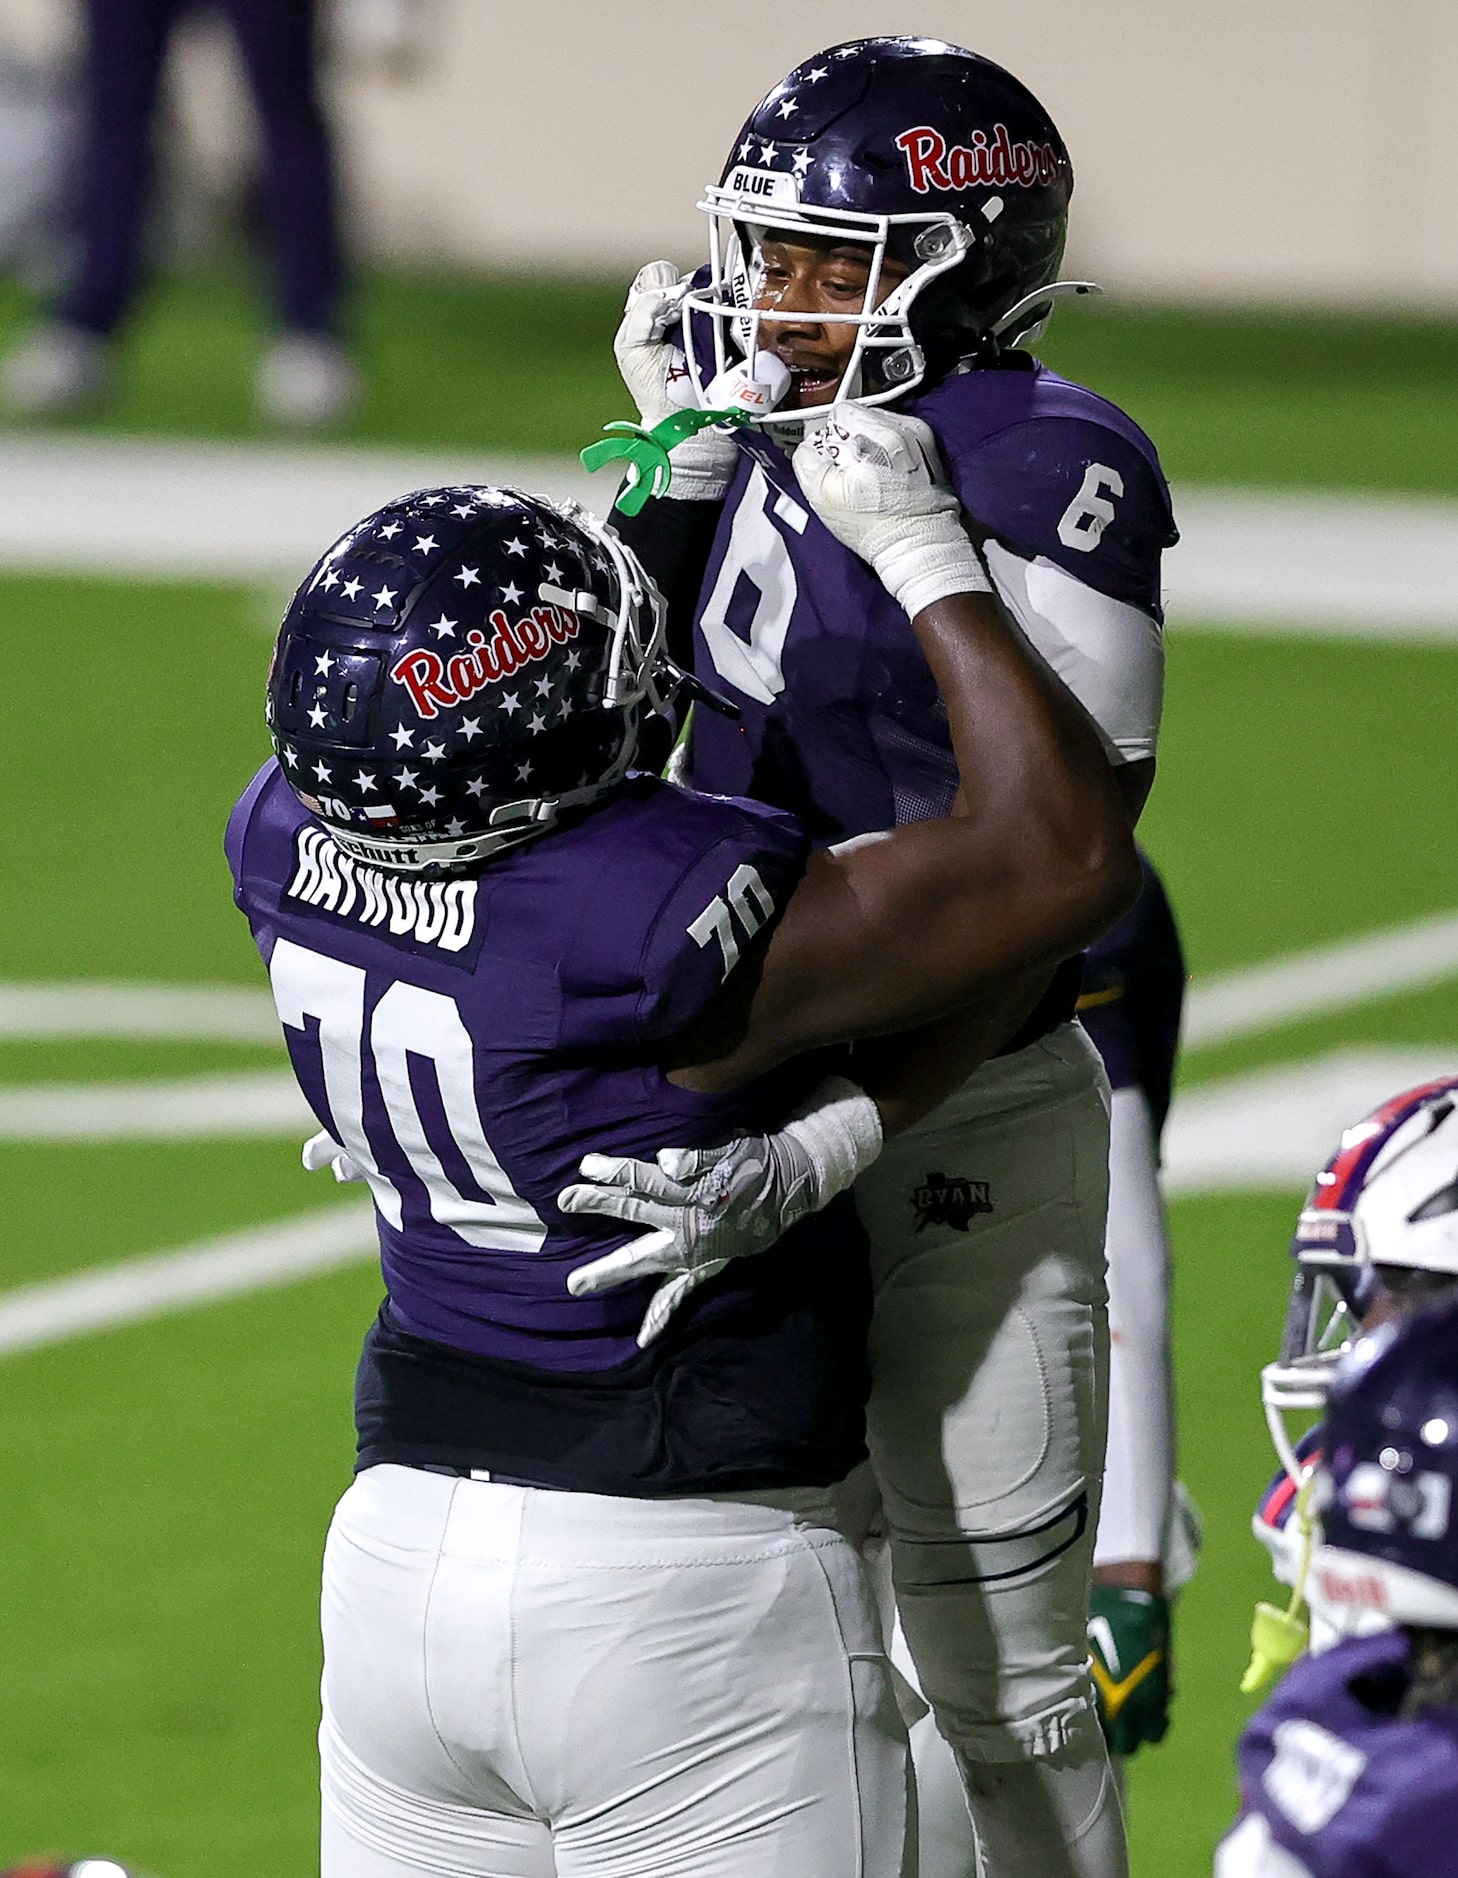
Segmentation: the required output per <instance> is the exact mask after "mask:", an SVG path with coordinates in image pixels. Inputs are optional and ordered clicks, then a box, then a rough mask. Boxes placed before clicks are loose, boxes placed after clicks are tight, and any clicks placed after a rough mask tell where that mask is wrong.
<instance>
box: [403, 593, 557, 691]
mask: <svg viewBox="0 0 1458 1878" xmlns="http://www.w3.org/2000/svg"><path fill="white" fill-rule="evenodd" d="M486 624H487V625H488V626H490V627H491V628H492V637H491V638H490V639H488V638H487V637H486V635H485V633H483V632H482V631H481V630H480V629H479V628H478V627H473V628H472V630H471V631H470V632H468V633H467V634H466V643H467V645H468V646H469V647H470V648H471V649H470V651H469V652H456V653H453V654H452V656H451V657H450V658H448V659H443V658H442V657H441V656H440V654H439V653H438V652H432V651H430V649H429V648H428V647H426V646H417V647H416V649H415V650H414V651H413V652H407V653H406V654H405V656H404V657H403V658H401V659H397V660H396V661H395V663H394V664H393V665H392V666H391V667H390V676H391V678H393V679H394V681H395V683H396V684H397V685H403V686H404V687H405V689H406V690H407V691H408V692H409V693H410V702H411V703H412V704H413V705H414V706H415V708H416V710H417V711H418V712H419V713H420V715H421V716H422V717H425V718H430V717H434V716H435V715H436V714H437V713H438V712H439V711H440V710H441V708H442V707H443V706H445V707H449V706H451V705H454V704H464V703H465V702H466V700H467V699H468V698H474V697H475V695H476V693H477V692H478V691H484V690H485V689H486V687H487V685H494V684H495V683H496V682H497V680H498V679H501V678H510V676H511V674H512V673H513V672H518V671H520V670H521V668H522V666H524V665H530V664H532V663H533V661H534V660H536V659H544V658H545V657H546V656H547V654H548V652H550V651H551V649H552V647H553V646H554V645H556V646H560V645H562V644H563V643H564V642H565V641H566V640H568V639H575V638H576V637H577V630H578V627H577V616H576V614H575V613H569V612H568V611H567V610H566V608H565V607H560V606H537V607H533V608H532V610H531V612H530V613H529V614H527V616H526V618H525V619H519V620H518V621H517V622H516V624H515V625H513V624H512V623H511V621H510V620H508V619H507V617H506V615H505V613H503V612H502V610H501V608H500V607H497V609H496V611H495V612H494V613H492V614H491V615H490V617H489V618H488V619H487V622H486Z"/></svg>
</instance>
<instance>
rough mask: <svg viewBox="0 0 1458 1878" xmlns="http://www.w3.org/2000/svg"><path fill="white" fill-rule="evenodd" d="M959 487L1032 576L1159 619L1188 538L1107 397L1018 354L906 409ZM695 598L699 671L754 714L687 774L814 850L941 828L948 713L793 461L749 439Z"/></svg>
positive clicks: (906, 633) (719, 735)
mask: <svg viewBox="0 0 1458 1878" xmlns="http://www.w3.org/2000/svg"><path fill="white" fill-rule="evenodd" d="M905 409H906V410H907V411H908V412H909V413H910V414H911V415H913V416H916V417H919V418H921V419H923V420H924V421H925V422H926V423H928V424H929V425H930V426H931V428H932V430H933V431H934V432H935V434H936V437H937V440H938V443H939V445H940V447H941V451H942V455H943V458H944V461H945V463H946V466H947V470H948V474H949V475H950V477H951V481H952V484H953V486H954V487H955V489H956V491H957V493H958V495H959V496H960V497H961V499H962V502H963V504H964V506H965V507H966V509H967V511H968V513H969V514H970V515H971V516H972V517H973V518H974V519H975V520H976V521H977V522H978V523H979V524H981V525H982V527H984V528H985V529H987V530H988V531H989V533H990V536H991V537H992V538H994V539H996V540H997V541H998V542H1000V543H1002V544H1003V546H1005V547H1006V548H1008V549H1009V550H1011V551H1012V552H1013V553H1015V554H1016V555H1018V556H1020V557H1022V559H1024V560H1026V561H1035V560H1040V559H1041V560H1043V561H1046V562H1050V563H1051V564H1052V565H1053V566H1054V567H1055V568H1056V569H1058V570H1061V573H1063V574H1068V575H1072V576H1073V577H1074V578H1075V579H1076V580H1078V581H1079V582H1081V583H1082V584H1083V585H1084V586H1087V587H1091V588H1093V589H1095V590H1096V591H1097V592H1098V593H1101V594H1104V595H1107V596H1108V597H1109V598H1110V599H1111V600H1114V601H1117V602H1120V603H1122V604H1124V605H1126V606H1130V607H1135V608H1138V609H1140V610H1142V611H1143V612H1144V613H1145V614H1147V615H1149V616H1151V617H1152V618H1154V619H1158V618H1159V566H1160V555H1161V552H1162V551H1163V549H1164V548H1166V547H1168V546H1169V545H1170V544H1171V543H1172V542H1173V541H1174V540H1175V539H1176V535H1175V529H1174V524H1173V521H1172V519H1171V515H1170V506H1169V492H1168V489H1167V488H1166V486H1165V481H1164V477H1163V475H1162V473H1161V471H1160V467H1159V460H1158V458H1157V456H1156V455H1155V452H1154V447H1153V445H1152V444H1151V443H1150V442H1149V440H1148V438H1147V437H1145V436H1144V434H1143V432H1142V431H1141V430H1139V428H1138V427H1137V425H1135V424H1134V423H1132V422H1131V421H1130V420H1129V419H1128V418H1127V417H1125V416H1124V415H1123V413H1122V412H1121V411H1119V410H1117V409H1116V408H1115V407H1114V406H1113V405H1111V404H1108V403H1107V402H1106V401H1105V400H1104V399H1102V398H1099V397H1097V396H1096V395H1095V394H1094V393H1093V392H1090V391H1085V390H1084V389H1083V388H1082V387H1081V386H1078V385H1073V384H1070V383H1068V382H1067V380H1065V379H1062V378H1059V377H1058V376H1057V375H1056V374H1055V373H1053V372H1050V371H1048V370H1046V369H1045V368H1044V367H1043V366H1041V365H1038V364H1036V363H1035V362H1033V361H1032V360H1029V359H1026V358H1025V357H1023V356H1022V355H1014V357H1013V358H1010V359H1009V361H1008V362H1007V364H1006V365H1005V366H1004V367H1000V368H997V369H986V370H980V371H971V372H965V373H960V374H958V375H956V376H954V377H951V378H948V379H945V380H943V381H942V383H940V384H939V385H937V386H935V387H934V388H933V389H932V390H930V391H928V392H926V393H924V394H922V395H921V396H918V397H915V398H911V399H909V400H907V402H906V405H905ZM739 442H740V451H741V461H740V464H739V468H738V471H737V474H736V476H735V480H734V482H733V484H732V486H731V488H730V491H729V495H728V498H727V500H726V502H725V505H724V511H723V517H722V520H721V521H720V524H719V528H718V533H717V535H716V538H715V541H714V548H713V553H712V556H711V559H710V562H709V567H708V571H707V574H706V577H705V581H704V585H703V588H702V592H701V595H700V601H699V608H698V618H697V626H696V631H695V669H696V671H697V672H698V675H699V676H700V677H701V678H702V679H704V680H705V682H706V683H708V684H709V685H711V686H713V687H714V688H716V689H718V690H720V691H725V692H727V693H728V695H729V696H730V697H731V698H732V699H733V700H734V702H735V703H736V704H737V705H738V706H739V707H740V711H741V716H740V719H739V721H738V722H737V723H734V722H730V721H728V720H726V719H724V718H722V717H716V716H714V715H712V714H711V713H709V712H706V711H700V712H699V713H698V714H697V718H696V723H695V729H694V741H693V754H692V776H693V781H694V783H695V784H696V785H697V786H698V787H699V788H702V789H711V790H714V791H715V792H717V793H723V794H727V795H749V796H753V797H755V798H757V799H759V800H761V801H766V802H773V803H775V804H776V805H778V806H780V807H782V808H788V809H790V810H791V811H793V813H795V814H796V815H798V816H799V817H800V818H801V819H802V820H803V821H804V823H805V825H806V826H807V828H808V829H809V830H810V833H811V836H812V839H814V840H815V841H817V842H831V841H838V840H841V839H843V838H845V837H846V836H850V835H857V834H864V833H866V832H868V831H870V830H873V829H883V828H889V827H893V826H895V825H897V824H899V823H903V822H910V821H921V820H926V819H927V818H929V817H932V816H937V815H942V814H945V813H946V811H947V809H948V807H949V805H950V803H951V800H952V797H953V795H954V794H955V791H956V786H957V772H956V763H955V760H954V758H953V755H952V748H951V738H950V735H949V732H948V728H947V717H946V710H945V707H944V706H943V704H942V701H941V698H940V696H939V694H938V692H937V688H936V685H935V684H934V683H933V681H932V677H931V673H930V671H929V670H928V668H927V665H926V661H925V658H924V657H923V655H922V652H921V648H920V646H919V645H918V643H917V639H916V635H915V633H914V632H913V631H912V628H911V623H910V621H909V620H908V619H907V617H906V615H905V613H904V612H903V611H902V610H901V608H900V607H899V606H898V605H897V604H896V602H895V601H894V600H893V599H892V598H891V597H890V595H889V594H888V593H887V592H886V591H885V589H884V588H883V587H882V585H881V583H880V581H879V580H877V578H876V576H875V575H874V574H873V573H872V572H871V570H870V568H869V567H867V566H866V565H865V563H864V562H862V561H860V560H859V559H858V558H857V557H856V556H855V555H854V554H852V553H851V552H850V550H849V549H847V548H844V547H842V546H841V544H840V543H839V542H837V541H836V540H835V538H834V537H833V536H832V535H831V534H830V533H829V531H828V530H827V529H826V528H825V527H824V526H823V525H822V524H821V523H820V522H819V521H818V520H817V519H816V517H815V516H814V515H813V514H812V513H811V510H810V506H809V504H808V503H807V502H806V500H805V498H804V496H803V494H802V493H801V491H800V489H799V486H798V484H797V482H796V480H795V476H794V472H793V470H792V468H791V466H790V462H789V459H788V457H787V456H786V455H785V453H784V452H783V451H782V450H780V449H778V448H777V447H776V446H775V445H774V444H773V443H772V442H771V441H770V440H769V438H768V437H766V436H765V435H763V434H762V433H760V432H755V433H753V434H750V435H741V437H740V440H739Z"/></svg>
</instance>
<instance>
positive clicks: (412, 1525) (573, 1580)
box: [320, 1466, 913, 1878]
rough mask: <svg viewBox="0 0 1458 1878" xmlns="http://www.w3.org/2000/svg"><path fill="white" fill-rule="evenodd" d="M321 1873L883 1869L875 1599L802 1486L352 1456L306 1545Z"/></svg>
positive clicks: (472, 1876) (898, 1770)
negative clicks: (314, 1588)
mask: <svg viewBox="0 0 1458 1878" xmlns="http://www.w3.org/2000/svg"><path fill="white" fill-rule="evenodd" d="M323 1629H324V1689H323V1702H324V1719H323V1724H322V1726H321V1729H320V1755H321V1763H322V1791H323V1830H322V1859H321V1869H322V1874H323V1878H417V1875H419V1874H425V1873H430V1874H438V1875H439V1878H587V1874H592V1875H593V1878H902V1874H903V1871H904V1870H905V1871H910V1870H911V1869H913V1867H912V1866H911V1865H910V1864H909V1863H907V1864H906V1865H905V1866H904V1865H903V1860H904V1859H909V1858H910V1857H911V1856H913V1854H911V1853H910V1852H909V1849H908V1846H907V1832H906V1807H907V1781H906V1752H905V1749H906V1738H905V1732H904V1729H903V1726H902V1723H901V1719H900V1715H899V1713H898V1712H897V1708H896V1703H895V1697H894V1695H893V1693H892V1688H891V1679H890V1671H889V1668H888V1665H887V1661H886V1657H885V1654H884V1652H883V1649H882V1644H881V1636H880V1628H879V1624H878V1622H877V1618H876V1613H875V1608H874V1600H873V1598H872V1595H871V1592H870V1589H869V1586H868V1584H867V1582H866V1578H865V1575H864V1571H863V1568H862V1566H861V1564H860V1561H859V1559H858V1558H857V1556H856V1554H855V1552H854V1550H853V1548H852V1547H851V1546H850V1544H849V1543H848V1542H847V1541H846V1539H845V1538H844V1537H843V1536H842V1534H841V1533H840V1532H839V1531H838V1530H837V1529H836V1526H835V1523H834V1514H833V1512H832V1509H831V1506H830V1503H829V1500H828V1497H827V1496H826V1495H825V1494H823V1493H820V1492H816V1491H812V1490H810V1489H804V1490H792V1491H784V1492H770V1493H761V1494H746V1495H743V1496H729V1495H706V1496H704V1497H703V1498H695V1499H678V1500H629V1499H610V1498H604V1497H601V1496H599V1495H595V1494H585V1493H554V1492H549V1491H546V1490H543V1489H539V1488H527V1487H509V1486H505V1485H502V1484H499V1483H497V1482H487V1481H477V1480H455V1479H450V1478H447V1477H446V1476H443V1475H439V1474H432V1473H427V1472H423V1471H420V1470H417V1469H412V1468H405V1467H392V1466H381V1467H373V1468H370V1469H369V1470H368V1471H367V1472H365V1473H363V1474H361V1475H360V1476H359V1478H358V1479H357V1480H356V1481H355V1482H354V1484H353V1485H352V1486H351V1487H350V1488H349V1490H348V1492H346V1494H345V1495H344V1498H343V1499H342V1500H341V1501H340V1504H339V1507H338V1509H337V1511H336V1513H335V1516H334V1522H333V1525H332V1526H331V1528H330V1532H329V1539H328V1544H327V1546H326V1549H325V1555H324V1592H323Z"/></svg>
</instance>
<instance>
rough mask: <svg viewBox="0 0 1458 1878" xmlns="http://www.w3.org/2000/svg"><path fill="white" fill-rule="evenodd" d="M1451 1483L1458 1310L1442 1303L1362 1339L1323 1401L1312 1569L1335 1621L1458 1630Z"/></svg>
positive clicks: (1455, 1456) (1456, 1429) (1457, 1476)
mask: <svg viewBox="0 0 1458 1878" xmlns="http://www.w3.org/2000/svg"><path fill="white" fill-rule="evenodd" d="M1455 1484H1458V1304H1447V1305H1443V1306H1441V1307H1439V1308H1437V1309H1435V1310H1428V1311H1420V1312H1418V1313H1417V1315H1416V1316H1413V1317H1410V1318H1408V1319H1407V1320H1406V1321H1405V1322H1403V1323H1401V1324H1384V1325H1383V1326H1382V1327H1381V1328H1380V1329H1379V1330H1377V1331H1374V1332H1373V1333H1372V1334H1371V1335H1370V1336H1367V1337H1363V1338H1362V1339H1361V1340H1360V1341H1359V1342H1358V1343H1357V1344H1356V1345H1355V1346H1354V1347H1353V1349H1352V1352H1351V1355H1350V1356H1349V1357H1348V1358H1347V1360H1346V1362H1345V1363H1344V1364H1343V1366H1342V1368H1341V1369H1340V1370H1339V1372H1338V1374H1337V1377H1336V1380H1335V1381H1334V1383H1333V1385H1332V1389H1331V1393H1330V1395H1329V1396H1328V1398H1327V1409H1326V1458H1325V1461H1324V1462H1323V1465H1322V1468H1321V1470H1320V1472H1319V1473H1318V1476H1317V1494H1316V1500H1315V1510H1316V1511H1317V1513H1318V1514H1319V1516H1320V1519H1321V1530H1322V1544H1321V1545H1320V1546H1319V1547H1318V1548H1317V1551H1316V1555H1315V1558H1314V1560H1313V1570H1314V1573H1315V1577H1316V1580H1317V1583H1318V1585H1319V1586H1320V1590H1321V1595H1322V1598H1323V1602H1324V1605H1326V1606H1329V1607H1330V1608H1331V1610H1332V1611H1333V1613H1334V1614H1336V1615H1337V1616H1338V1619H1340V1616H1341V1614H1342V1613H1343V1612H1345V1613H1346V1614H1347V1615H1348V1617H1349V1618H1351V1619H1353V1620H1356V1619H1358V1618H1360V1617H1361V1616H1364V1615H1366V1616H1369V1617H1370V1616H1371V1615H1380V1616H1383V1617H1386V1618H1387V1619H1388V1620H1389V1621H1390V1622H1392V1623H1398V1624H1430V1625H1434V1626H1437V1627H1440V1628H1443V1629H1449V1630H1458V1528H1455V1525H1454V1511H1455V1508H1454V1488H1455ZM1352 1627H1353V1628H1355V1627H1357V1626H1356V1623H1355V1622H1353V1625H1352Z"/></svg>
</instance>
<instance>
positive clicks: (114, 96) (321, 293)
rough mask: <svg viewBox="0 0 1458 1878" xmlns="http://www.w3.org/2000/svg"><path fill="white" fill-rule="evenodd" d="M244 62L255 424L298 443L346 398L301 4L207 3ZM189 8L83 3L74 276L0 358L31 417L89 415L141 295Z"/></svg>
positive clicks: (311, 11) (305, 11) (312, 74)
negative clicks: (256, 206) (165, 74)
mask: <svg viewBox="0 0 1458 1878" xmlns="http://www.w3.org/2000/svg"><path fill="white" fill-rule="evenodd" d="M216 4H217V7H218V10H219V11H221V12H222V13H223V14H224V15H225V16H226V18H227V20H228V22H229V24H230V26H231V28H232V30H233V33H234V36H235V37H236V39H237V43H238V49H239V52H240V54H241V57H242V64H243V69H244V71H245V73H246V76H247V80H248V87H249V91H250V93H251V95H252V99H253V104H254V108H255V112H256V116H257V122H258V128H259V133H260V139H261V144H262V149H263V154H264V158H265V189H264V202H265V208H266V219H267V227H268V235H269V240H270V245H271V249H272V256H271V259H272V265H273V272H274V304H275V311H276V314H277V320H278V331H277V333H276V334H275V336H274V338H273V339H272V341H271V342H270V344H269V346H268V349H267V351H266V352H265V353H264V356H263V358H262V360H261V361H260V363H259V366H258V373H257V379H256V387H255V388H256V395H257V400H258V406H259V409H260V411H261V413H262V414H263V415H264V416H265V417H267V418H269V419H271V420H273V421H274V422H276V423H280V424H284V425H290V426H295V427H298V428H303V429H310V428H315V427H317V426H321V425H327V424H330V423H333V422H335V421H336V420H337V419H339V418H341V417H343V416H344V415H345V414H346V413H347V412H348V411H349V409H350V408H351V406H352V405H353V403H354V400H355V398H356V396H357V393H358V389H359V385H358V378H357V374H356V372H355V369H354V366H353V364H352V363H351V361H350V359H349V356H348V354H347V352H346V351H345V348H344V346H343V343H342V341H341V338H340V296H341V291H342V287H343V262H342V257H341V251H340V237H339V226H338V209H337V203H336V191H335V175H334V162H333V156H332V153H331V149H330V137H329V127H328V124H327V121H326V119H325V115H324V112H323V109H322V106H321V104H320V99H319V87H318V64H317V46H316V26H317V20H316V7H315V4H314V0H216ZM196 6H197V0H86V5H85V9H84V14H85V29H86V35H85V58H84V82H83V95H82V112H81V122H80V126H79V130H80V149H79V152H78V160H77V164H76V177H75V186H74V197H75V200H74V221H75V228H74V262H73V264H72V268H71V270H70V279H69V281H68V283H67V285H66V286H65V287H64V289H63V291H62V292H61V293H60V295H59V297H58V298H57V299H56V301H55V303H54V305H53V307H52V309H51V314H50V318H49V320H48V321H47V323H46V324H44V325H42V326H40V327H37V328H36V329H35V330H33V331H32V332H31V333H30V334H29V335H28V337H26V338H25V339H24V340H22V342H21V343H20V345H19V346H18V348H17V349H16V350H15V351H14V352H12V353H11V354H10V356H9V358H8V359H6V361H5V363H4V366H3V370H0V391H3V394H4V397H5V400H6V402H7V403H8V404H9V406H10V408H11V409H12V410H14V411H18V412H24V413H28V414H31V415H35V416H45V415H55V414H58V413H62V412H66V411H74V410H80V409H84V408H86V407H89V406H92V405H95V404H97V403H99V402H101V401H103V400H104V399H105V398H106V397H107V396H108V394H109V393H110V390H111V387H112V377H113V350H114V344H113V342H114V339H115V336H116V334H117V332H118V330H119V328H120V327H121V325H122V323H123V322H124V320H125V319H126V317H127V315H128V313H129V312H130V310H131V308H132V306H133V304H134V302H135V299H136V296H137V293H138V290H139V288H140V285H141V279H142V273H143V262H144V255H145V251H146V245H147V220H148V208H149V204H150V202H151V197H152V188H153V181H154V169H155V166H154V160H153V148H152V142H153V121H154V118H155V115H156V108H157V99H158V90H159V85H160V81H161V76H162V70H163V65H164V62H165V59H166V54H167V49H168V43H169V41H170V39H171V37H172V34H173V31H174V29H175V27H176V26H177V25H178V24H179V22H180V21H181V20H182V19H183V17H184V16H185V15H187V14H188V13H190V12H192V11H194V10H195V9H196Z"/></svg>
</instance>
